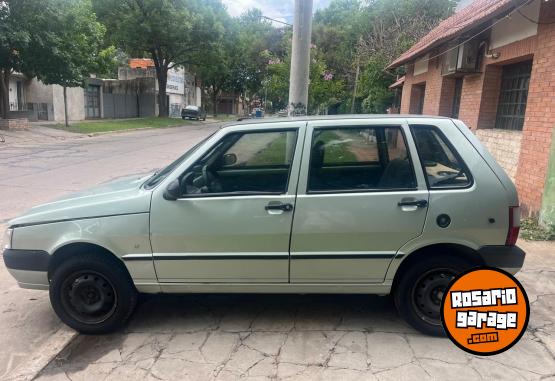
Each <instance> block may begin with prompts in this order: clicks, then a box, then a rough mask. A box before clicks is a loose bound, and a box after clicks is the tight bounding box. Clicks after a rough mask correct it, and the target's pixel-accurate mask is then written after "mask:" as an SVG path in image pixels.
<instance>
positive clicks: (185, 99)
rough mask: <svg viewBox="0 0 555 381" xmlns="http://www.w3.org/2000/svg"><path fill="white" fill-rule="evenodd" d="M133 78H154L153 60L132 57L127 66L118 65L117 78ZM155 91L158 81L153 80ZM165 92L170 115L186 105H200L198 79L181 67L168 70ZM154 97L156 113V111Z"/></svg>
mask: <svg viewBox="0 0 555 381" xmlns="http://www.w3.org/2000/svg"><path fill="white" fill-rule="evenodd" d="M135 78H153V79H154V80H155V79H156V68H155V67H154V61H153V60H152V59H150V58H132V59H130V60H129V63H128V66H124V67H120V68H119V70H118V80H133V79H135ZM154 86H155V91H156V93H158V82H157V81H154ZM166 94H167V97H168V105H169V111H170V116H173V117H179V116H180V115H181V109H182V108H183V107H185V106H187V105H195V106H199V107H201V106H202V91H201V87H200V81H199V80H197V78H196V77H195V76H194V75H193V74H191V73H190V72H189V71H187V70H186V69H185V68H183V67H174V68H172V69H170V70H168V80H167V84H166ZM157 110H158V99H156V113H157V112H158V111H157Z"/></svg>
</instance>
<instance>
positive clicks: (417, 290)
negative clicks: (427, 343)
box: [393, 257, 472, 336]
mask: <svg viewBox="0 0 555 381" xmlns="http://www.w3.org/2000/svg"><path fill="white" fill-rule="evenodd" d="M471 267H472V264H471V263H469V262H467V261H464V260H462V259H460V258H453V257H449V258H440V257H432V258H429V259H425V260H422V261H420V262H418V263H416V264H414V265H412V266H410V267H409V268H407V269H406V270H405V271H404V272H403V273H402V274H399V276H400V279H399V282H398V283H397V284H396V287H395V290H394V295H393V296H394V300H395V306H396V307H397V310H398V311H399V314H400V315H401V317H402V318H403V319H404V320H405V321H406V322H407V323H409V324H410V325H412V326H413V327H414V328H416V329H417V330H419V331H421V332H423V333H426V334H428V335H433V336H444V335H445V332H444V330H443V326H442V323H441V301H442V299H443V297H444V294H445V291H446V289H447V286H448V285H449V283H450V282H451V281H452V280H453V279H454V278H455V277H456V276H457V275H458V274H460V273H461V272H463V271H465V270H467V269H469V268H471Z"/></svg>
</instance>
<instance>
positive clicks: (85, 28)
mask: <svg viewBox="0 0 555 381" xmlns="http://www.w3.org/2000/svg"><path fill="white" fill-rule="evenodd" d="M50 1H51V3H50V5H51V6H53V7H55V8H56V11H55V12H52V14H51V15H50V17H52V19H50V20H49V23H50V24H51V27H50V29H49V30H48V31H46V32H44V33H43V36H45V38H43V40H42V41H41V42H42V43H40V44H37V46H35V49H33V51H32V52H30V53H29V56H31V59H32V60H33V61H35V62H40V68H39V69H37V70H36V71H35V73H34V74H35V75H36V76H37V78H38V79H40V80H41V81H42V82H44V83H45V84H57V85H60V86H64V87H77V86H82V85H83V81H84V80H85V78H87V77H89V76H90V74H91V73H95V72H97V70H98V69H99V67H100V66H101V65H102V60H103V59H105V57H106V56H107V55H108V54H110V52H109V51H107V52H100V49H101V45H102V42H103V38H104V33H105V32H106V29H105V28H104V26H103V25H102V24H100V23H99V22H98V21H97V20H96V15H95V14H94V12H93V11H92V6H91V3H90V1H89V0H50ZM99 53H100V54H101V55H99ZM99 57H101V58H102V59H99Z"/></svg>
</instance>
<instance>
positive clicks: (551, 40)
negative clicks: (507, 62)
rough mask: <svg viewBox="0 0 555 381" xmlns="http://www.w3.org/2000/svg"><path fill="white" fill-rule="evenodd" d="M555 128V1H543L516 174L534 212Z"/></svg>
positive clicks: (525, 204)
mask: <svg viewBox="0 0 555 381" xmlns="http://www.w3.org/2000/svg"><path fill="white" fill-rule="evenodd" d="M554 127H555V1H548V2H543V1H542V3H541V9H540V25H538V34H537V39H536V53H535V55H534V63H533V66H532V76H531V78H530V87H529V91H528V103H527V106H526V118H525V122H524V128H523V131H522V148H521V152H520V159H519V166H518V170H517V176H516V180H517V186H518V189H519V196H520V202H521V204H522V206H523V207H524V211H525V213H526V212H527V213H528V214H530V215H535V214H537V213H538V211H539V210H540V207H541V201H542V195H543V190H544V185H545V179H546V174H547V165H548V161H549V152H550V147H551V137H552V131H553V128H554Z"/></svg>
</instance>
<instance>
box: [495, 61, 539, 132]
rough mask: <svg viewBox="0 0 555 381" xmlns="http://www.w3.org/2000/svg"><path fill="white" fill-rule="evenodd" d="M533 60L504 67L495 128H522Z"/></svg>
mask: <svg viewBox="0 0 555 381" xmlns="http://www.w3.org/2000/svg"><path fill="white" fill-rule="evenodd" d="M531 72H532V61H526V62H521V63H517V64H514V65H507V66H504V67H503V75H502V79H501V92H500V94H499V103H498V106H497V118H496V121H495V128H501V129H504V130H522V126H523V125H524V114H525V113H526V101H527V100H528V86H529V84H530V74H531Z"/></svg>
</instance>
